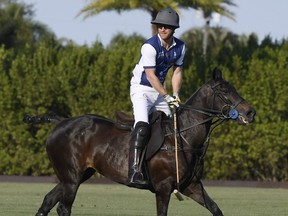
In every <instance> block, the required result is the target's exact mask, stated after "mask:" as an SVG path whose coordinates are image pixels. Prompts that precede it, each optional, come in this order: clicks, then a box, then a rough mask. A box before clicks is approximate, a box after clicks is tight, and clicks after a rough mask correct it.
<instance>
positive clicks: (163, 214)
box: [155, 187, 171, 216]
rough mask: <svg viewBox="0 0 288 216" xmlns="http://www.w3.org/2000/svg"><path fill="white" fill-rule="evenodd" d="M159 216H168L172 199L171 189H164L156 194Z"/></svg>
mask: <svg viewBox="0 0 288 216" xmlns="http://www.w3.org/2000/svg"><path fill="white" fill-rule="evenodd" d="M155 196H156V208H157V216H167V213H168V205H169V202H170V197H171V188H170V187H169V188H167V187H162V188H161V189H159V190H156V192H155Z"/></svg>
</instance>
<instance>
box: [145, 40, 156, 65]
mask: <svg viewBox="0 0 288 216" xmlns="http://www.w3.org/2000/svg"><path fill="white" fill-rule="evenodd" d="M141 64H142V66H143V67H144V68H149V67H155V66H156V50H155V48H154V47H153V46H152V45H151V44H143V46H142V48H141Z"/></svg>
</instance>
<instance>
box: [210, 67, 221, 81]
mask: <svg viewBox="0 0 288 216" xmlns="http://www.w3.org/2000/svg"><path fill="white" fill-rule="evenodd" d="M211 79H213V80H215V81H217V80H222V71H221V70H220V69H219V68H218V67H215V68H214V69H213V71H212V74H211Z"/></svg>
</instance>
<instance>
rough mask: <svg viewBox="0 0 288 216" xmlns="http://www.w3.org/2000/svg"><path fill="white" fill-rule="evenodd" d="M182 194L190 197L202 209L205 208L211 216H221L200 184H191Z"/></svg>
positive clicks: (220, 212) (218, 209)
mask: <svg viewBox="0 0 288 216" xmlns="http://www.w3.org/2000/svg"><path fill="white" fill-rule="evenodd" d="M183 194H184V195H186V196H188V197H190V198H191V199H193V200H194V201H196V202H197V203H199V204H200V205H202V206H203V207H205V208H207V209H208V210H209V211H210V212H211V213H212V215H213V216H223V213H222V211H221V210H220V208H219V207H218V205H217V204H216V203H215V202H214V201H213V200H212V199H211V198H210V197H209V195H208V194H207V192H206V191H205V189H204V187H203V185H202V182H199V183H196V184H195V183H192V184H191V185H190V186H188V187H187V188H186V189H185V190H184V191H183Z"/></svg>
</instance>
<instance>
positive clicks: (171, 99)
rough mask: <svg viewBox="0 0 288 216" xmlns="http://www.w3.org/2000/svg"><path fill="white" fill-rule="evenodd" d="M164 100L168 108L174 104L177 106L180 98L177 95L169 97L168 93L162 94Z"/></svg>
mask: <svg viewBox="0 0 288 216" xmlns="http://www.w3.org/2000/svg"><path fill="white" fill-rule="evenodd" d="M163 97H164V100H165V101H166V103H168V105H169V107H170V108H174V106H176V107H179V102H180V99H179V97H178V96H173V97H171V96H170V95H168V94H167V95H164V96H163Z"/></svg>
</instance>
